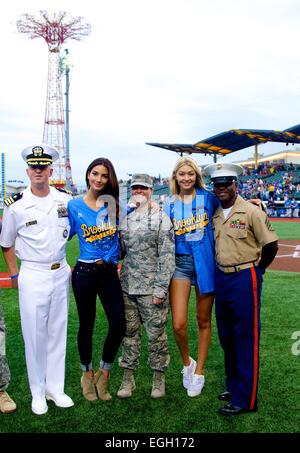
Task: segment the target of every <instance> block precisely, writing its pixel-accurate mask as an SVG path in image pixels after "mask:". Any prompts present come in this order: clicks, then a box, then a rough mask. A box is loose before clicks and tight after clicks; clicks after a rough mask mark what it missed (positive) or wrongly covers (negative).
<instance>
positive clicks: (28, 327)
mask: <svg viewBox="0 0 300 453" xmlns="http://www.w3.org/2000/svg"><path fill="white" fill-rule="evenodd" d="M70 272H71V271H70V266H69V265H68V264H67V262H66V261H65V260H64V261H63V262H62V263H61V267H60V268H59V269H55V270H51V269H50V265H46V264H43V263H32V262H27V261H23V262H22V264H21V269H20V274H19V305H20V315H21V325H22V333H23V338H24V343H25V356H26V366H27V373H28V380H29V386H30V390H31V394H32V397H44V396H45V393H48V392H49V393H52V394H58V393H63V392H64V380H65V356H66V340H67V323H68V308H69V289H70Z"/></svg>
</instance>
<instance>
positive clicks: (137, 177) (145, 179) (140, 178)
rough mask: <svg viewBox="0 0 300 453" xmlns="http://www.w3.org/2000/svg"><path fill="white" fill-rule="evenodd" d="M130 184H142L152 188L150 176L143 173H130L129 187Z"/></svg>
mask: <svg viewBox="0 0 300 453" xmlns="http://www.w3.org/2000/svg"><path fill="white" fill-rule="evenodd" d="M132 186H144V187H149V188H150V189H152V187H153V180H152V178H151V176H149V175H146V174H145V173H135V174H134V175H132V178H131V184H130V187H132Z"/></svg>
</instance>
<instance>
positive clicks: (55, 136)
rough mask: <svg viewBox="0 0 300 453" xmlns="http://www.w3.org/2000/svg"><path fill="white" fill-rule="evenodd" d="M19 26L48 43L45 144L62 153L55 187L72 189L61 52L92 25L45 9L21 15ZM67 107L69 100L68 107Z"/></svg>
mask: <svg viewBox="0 0 300 453" xmlns="http://www.w3.org/2000/svg"><path fill="white" fill-rule="evenodd" d="M17 29H18V31H19V32H20V33H24V34H27V35H28V37H29V38H30V39H34V38H43V39H44V40H45V41H46V43H47V45H48V50H49V54H48V83H47V99H46V110H45V122H44V132H43V143H45V144H48V145H51V146H54V147H55V148H56V149H57V151H58V153H59V159H58V160H57V161H55V162H54V164H53V180H52V181H51V183H52V184H53V185H55V186H56V187H67V188H68V189H70V188H72V186H73V183H72V174H71V165H70V156H69V149H67V152H66V148H67V147H68V148H69V131H67V133H66V121H65V115H64V108H63V93H62V81H61V76H62V71H61V67H60V60H61V58H60V51H61V46H62V44H63V43H64V42H65V41H66V40H68V39H75V40H77V41H79V40H81V39H82V37H83V36H87V35H89V34H90V32H91V26H90V24H88V23H87V22H86V20H85V19H84V18H83V17H71V16H70V15H69V14H68V13H66V12H63V11H60V12H59V13H54V14H53V15H51V16H50V14H48V12H46V11H39V13H38V14H37V15H31V14H23V15H22V16H20V18H19V20H18V21H17ZM68 108H69V107H68V102H67V106H66V110H68ZM68 112H69V110H68ZM66 135H67V138H68V143H67V144H66ZM67 145H68V146H67Z"/></svg>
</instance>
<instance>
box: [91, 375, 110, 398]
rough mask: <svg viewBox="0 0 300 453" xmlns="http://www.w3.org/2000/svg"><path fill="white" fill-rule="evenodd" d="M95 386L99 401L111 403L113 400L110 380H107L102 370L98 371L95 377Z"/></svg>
mask: <svg viewBox="0 0 300 453" xmlns="http://www.w3.org/2000/svg"><path fill="white" fill-rule="evenodd" d="M94 384H95V386H96V388H97V393H98V397H99V400H103V401H109V400H111V399H112V396H111V394H110V393H109V391H108V379H105V377H104V376H103V373H102V371H101V370H98V371H97V372H96V373H95V375H94Z"/></svg>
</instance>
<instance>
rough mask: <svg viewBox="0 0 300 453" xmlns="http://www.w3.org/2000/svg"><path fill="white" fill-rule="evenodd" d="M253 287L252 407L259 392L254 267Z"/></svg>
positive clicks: (255, 278) (252, 271)
mask: <svg viewBox="0 0 300 453" xmlns="http://www.w3.org/2000/svg"><path fill="white" fill-rule="evenodd" d="M251 277H252V287H253V303H254V307H253V308H254V325H253V330H254V348H253V361H254V363H253V387H252V394H251V402H250V409H253V408H254V405H255V401H256V392H257V380H258V287H257V277H256V272H255V269H254V267H252V268H251Z"/></svg>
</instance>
